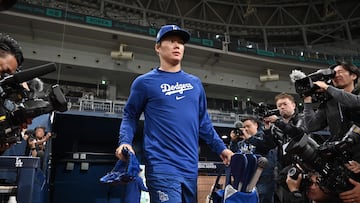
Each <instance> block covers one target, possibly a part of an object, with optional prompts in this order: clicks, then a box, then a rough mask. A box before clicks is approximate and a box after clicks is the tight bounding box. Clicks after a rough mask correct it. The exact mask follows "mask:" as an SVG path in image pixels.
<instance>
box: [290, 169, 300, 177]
mask: <svg viewBox="0 0 360 203" xmlns="http://www.w3.org/2000/svg"><path fill="white" fill-rule="evenodd" d="M299 174H300V172H299V170H298V169H296V168H295V167H291V168H290V169H289V170H288V175H289V176H290V178H292V179H294V180H297V179H298V176H299Z"/></svg>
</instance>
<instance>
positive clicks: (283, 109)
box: [263, 93, 306, 203]
mask: <svg viewBox="0 0 360 203" xmlns="http://www.w3.org/2000/svg"><path fill="white" fill-rule="evenodd" d="M275 104H276V107H277V109H278V110H279V113H280V117H279V116H277V115H272V116H269V117H264V118H263V119H264V123H265V126H264V128H265V130H264V133H265V136H264V138H265V140H266V143H267V146H268V147H270V148H276V149H277V160H278V161H277V163H276V164H277V166H276V168H275V173H276V176H277V178H276V179H277V188H276V196H277V201H279V202H284V203H285V202H286V203H287V202H289V201H290V199H291V193H290V191H289V190H288V188H287V186H286V183H285V180H286V174H287V171H288V169H289V166H291V164H292V156H291V155H288V154H286V153H285V151H284V149H285V148H286V146H287V144H288V143H289V141H290V140H291V139H293V138H297V137H301V136H302V135H303V134H304V132H306V128H305V126H304V122H303V119H304V118H303V115H302V114H299V113H298V112H297V110H296V104H295V100H294V97H293V96H291V95H289V94H286V93H281V94H278V95H277V96H275Z"/></svg>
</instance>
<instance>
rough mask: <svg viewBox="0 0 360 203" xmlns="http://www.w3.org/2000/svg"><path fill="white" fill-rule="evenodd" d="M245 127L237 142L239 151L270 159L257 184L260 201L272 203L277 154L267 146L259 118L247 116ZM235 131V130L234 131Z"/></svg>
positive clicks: (243, 121) (244, 120)
mask: <svg viewBox="0 0 360 203" xmlns="http://www.w3.org/2000/svg"><path fill="white" fill-rule="evenodd" d="M242 123H243V128H240V129H239V130H241V131H242V133H240V135H237V136H238V137H239V140H240V141H238V142H237V146H238V151H237V152H242V153H252V154H258V155H261V156H263V157H265V158H266V159H267V160H268V162H267V163H268V164H267V166H266V168H265V169H264V170H263V171H262V173H261V176H260V178H259V180H258V182H257V184H256V188H257V191H258V194H259V203H272V202H273V201H274V191H275V181H274V166H275V162H276V157H275V156H276V154H275V153H274V152H273V151H271V150H270V149H269V148H268V147H266V143H265V141H264V132H263V131H262V129H261V127H260V126H261V125H260V124H259V121H258V119H256V118H255V117H246V118H243V119H242ZM232 133H233V132H232Z"/></svg>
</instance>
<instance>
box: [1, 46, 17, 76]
mask: <svg viewBox="0 0 360 203" xmlns="http://www.w3.org/2000/svg"><path fill="white" fill-rule="evenodd" d="M17 67H18V63H17V61H16V58H15V56H14V55H12V54H9V53H6V52H3V51H0V74H1V75H2V74H4V73H8V74H14V73H15V71H16V68H17Z"/></svg>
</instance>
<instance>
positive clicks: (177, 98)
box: [175, 96, 185, 100]
mask: <svg viewBox="0 0 360 203" xmlns="http://www.w3.org/2000/svg"><path fill="white" fill-rule="evenodd" d="M175 98H176V100H180V99H184V98H185V96H176V97H175Z"/></svg>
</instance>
